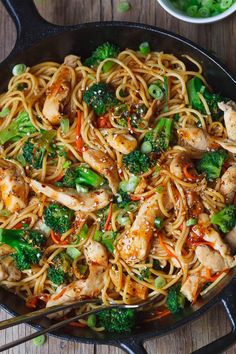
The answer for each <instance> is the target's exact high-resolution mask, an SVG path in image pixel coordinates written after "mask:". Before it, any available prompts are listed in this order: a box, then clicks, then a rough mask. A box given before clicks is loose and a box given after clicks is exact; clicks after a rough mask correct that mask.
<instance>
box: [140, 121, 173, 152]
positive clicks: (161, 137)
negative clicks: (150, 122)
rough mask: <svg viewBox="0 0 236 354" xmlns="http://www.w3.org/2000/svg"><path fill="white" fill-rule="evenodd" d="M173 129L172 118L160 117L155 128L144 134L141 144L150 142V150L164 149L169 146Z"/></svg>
mask: <svg viewBox="0 0 236 354" xmlns="http://www.w3.org/2000/svg"><path fill="white" fill-rule="evenodd" d="M172 129H173V119H171V118H161V119H160V120H159V121H158V123H157V125H156V126H155V128H154V129H153V130H151V131H150V132H148V133H146V134H145V137H144V142H143V144H146V145H147V142H148V143H149V144H150V150H151V151H150V152H160V151H166V150H167V149H168V147H169V144H170V140H171V136H172ZM141 149H142V148H141Z"/></svg>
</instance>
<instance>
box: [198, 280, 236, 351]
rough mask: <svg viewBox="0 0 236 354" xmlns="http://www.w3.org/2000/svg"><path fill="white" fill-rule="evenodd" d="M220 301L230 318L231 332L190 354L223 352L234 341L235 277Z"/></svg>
mask: <svg viewBox="0 0 236 354" xmlns="http://www.w3.org/2000/svg"><path fill="white" fill-rule="evenodd" d="M221 302H222V304H223V306H224V308H225V311H226V314H227V315H228V318H229V320H230V323H231V326H232V329H231V332H230V333H228V334H226V335H225V336H223V337H221V338H219V339H216V340H215V341H214V342H212V343H210V344H207V345H206V346H204V347H202V348H200V349H198V350H195V351H194V352H192V354H220V353H223V352H225V350H226V349H228V348H229V347H231V346H232V345H233V344H235V343H236V279H235V278H234V280H233V281H232V285H230V286H229V287H228V288H227V289H226V291H225V293H224V295H223V297H222V299H221Z"/></svg>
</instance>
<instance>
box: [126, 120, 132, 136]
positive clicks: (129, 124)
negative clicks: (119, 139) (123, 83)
mask: <svg viewBox="0 0 236 354" xmlns="http://www.w3.org/2000/svg"><path fill="white" fill-rule="evenodd" d="M127 124H128V129H129V131H130V133H133V128H132V125H131V118H130V117H129V118H128V120H127Z"/></svg>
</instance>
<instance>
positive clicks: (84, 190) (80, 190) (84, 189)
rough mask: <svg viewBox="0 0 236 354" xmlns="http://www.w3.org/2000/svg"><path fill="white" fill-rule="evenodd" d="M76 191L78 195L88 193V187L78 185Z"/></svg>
mask: <svg viewBox="0 0 236 354" xmlns="http://www.w3.org/2000/svg"><path fill="white" fill-rule="evenodd" d="M76 190H77V192H78V193H88V190H89V189H88V187H86V186H82V185H81V184H76Z"/></svg>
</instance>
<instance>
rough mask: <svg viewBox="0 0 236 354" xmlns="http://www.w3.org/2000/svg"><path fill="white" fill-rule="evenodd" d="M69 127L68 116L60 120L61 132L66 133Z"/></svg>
mask: <svg viewBox="0 0 236 354" xmlns="http://www.w3.org/2000/svg"><path fill="white" fill-rule="evenodd" d="M69 129H70V121H69V119H68V118H63V119H62V120H61V130H62V133H63V134H67V133H68V131H69Z"/></svg>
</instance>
